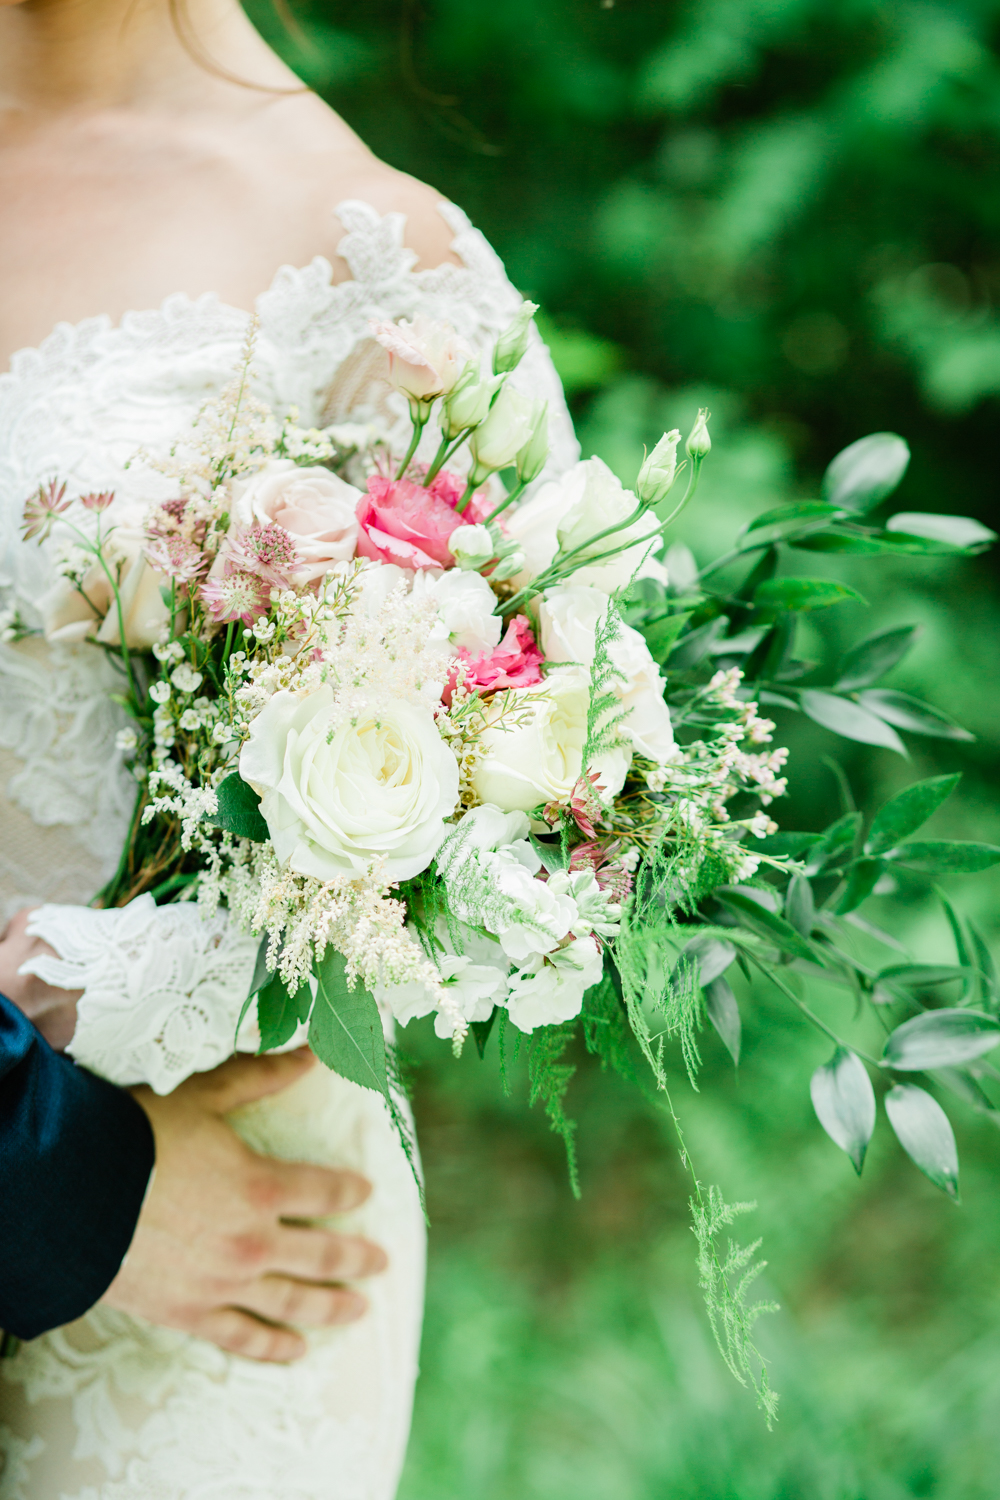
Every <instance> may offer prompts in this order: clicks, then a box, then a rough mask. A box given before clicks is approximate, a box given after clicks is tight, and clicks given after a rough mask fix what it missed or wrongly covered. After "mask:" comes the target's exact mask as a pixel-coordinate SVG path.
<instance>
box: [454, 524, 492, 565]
mask: <svg viewBox="0 0 1000 1500" xmlns="http://www.w3.org/2000/svg"><path fill="white" fill-rule="evenodd" d="M448 551H449V552H450V553H451V555H452V557H454V559H455V561H456V562H457V563H458V566H459V567H460V568H463V569H465V570H466V571H467V572H471V573H478V571H479V569H480V568H482V567H485V565H486V564H487V563H488V562H489V560H490V558H491V557H495V556H496V546H495V544H494V541H493V538H492V537H491V536H490V531H489V527H488V526H459V527H458V528H457V530H455V531H453V532H452V534H451V536H450V537H449V538H448Z"/></svg>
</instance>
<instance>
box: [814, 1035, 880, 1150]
mask: <svg viewBox="0 0 1000 1500" xmlns="http://www.w3.org/2000/svg"><path fill="white" fill-rule="evenodd" d="M809 1092H810V1094H811V1095H812V1102H813V1109H814V1110H815V1111H816V1116H817V1118H818V1120H819V1123H820V1124H821V1125H822V1127H823V1129H824V1130H825V1131H826V1133H827V1135H828V1136H829V1137H830V1139H831V1141H833V1143H834V1145H837V1146H839V1147H840V1149H841V1151H846V1152H847V1154H848V1156H849V1157H850V1158H851V1161H852V1162H853V1163H854V1170H855V1172H857V1173H858V1175H859V1176H860V1175H861V1168H862V1167H863V1166H864V1162H865V1152H866V1151H867V1150H868V1142H869V1141H870V1140H871V1138H872V1132H873V1130H874V1129H875V1090H874V1089H873V1088H872V1083H871V1079H870V1078H869V1077H868V1069H867V1068H866V1067H865V1065H864V1063H863V1062H862V1061H861V1059H860V1057H858V1055H857V1053H855V1052H850V1051H849V1050H848V1049H847V1048H846V1047H838V1048H837V1050H836V1052H835V1053H834V1054H833V1056H832V1057H831V1059H830V1061H829V1062H828V1063H824V1064H823V1066H822V1067H821V1068H817V1069H816V1071H815V1073H814V1074H813V1076H812V1079H811V1081H810V1084H809Z"/></svg>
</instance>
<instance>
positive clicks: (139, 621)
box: [39, 520, 170, 651]
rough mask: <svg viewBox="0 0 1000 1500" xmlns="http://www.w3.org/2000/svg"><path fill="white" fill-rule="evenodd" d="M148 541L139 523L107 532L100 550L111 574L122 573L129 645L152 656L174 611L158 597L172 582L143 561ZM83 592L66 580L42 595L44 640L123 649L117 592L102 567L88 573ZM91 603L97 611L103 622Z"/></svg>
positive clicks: (82, 582) (127, 523)
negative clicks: (152, 648)
mask: <svg viewBox="0 0 1000 1500" xmlns="http://www.w3.org/2000/svg"><path fill="white" fill-rule="evenodd" d="M144 540H145V532H144V530H143V527H142V525H141V523H139V522H138V521H134V522H133V521H130V520H125V521H123V522H121V523H120V524H116V525H115V526H114V529H113V530H111V531H110V532H109V533H108V537H107V541H106V542H105V544H104V546H103V549H102V550H103V555H104V559H105V561H106V562H107V563H108V565H109V566H110V568H111V571H112V572H113V573H114V572H116V571H117V573H118V595H119V599H120V601H121V612H122V619H123V621H124V624H125V644H126V646H128V647H129V648H130V649H131V650H133V651H148V650H149V648H150V647H151V646H153V645H155V643H156V642H157V641H158V640H159V639H160V636H161V635H162V633H163V627H164V626H165V625H166V624H167V623H168V622H169V620H170V611H169V610H168V609H167V607H166V605H165V604H164V602H163V598H162V595H161V594H160V589H161V587H169V579H168V578H167V576H166V574H164V573H160V572H159V571H158V570H157V569H156V568H153V567H151V566H150V564H149V563H148V562H147V560H146V558H145V557H144V556H143V551H142V548H143V542H144ZM80 588H81V589H82V590H83V593H85V594H86V596H87V598H86V599H85V598H84V597H83V594H81V593H80V590H79V589H77V588H76V587H75V586H74V585H73V584H72V583H70V581H69V579H68V578H60V579H59V581H58V583H55V584H53V586H52V587H51V588H50V589H48V590H47V591H46V592H45V594H43V595H42V597H41V599H40V600H39V609H40V610H41V614H42V628H43V630H44V632H45V638H46V640H48V641H52V642H57V641H63V642H74V641H85V640H95V641H99V642H100V643H101V644H102V645H104V646H118V645H120V643H121V635H120V631H119V620H118V606H117V605H116V603H115V595H114V589H113V588H112V587H111V582H110V580H109V578H108V575H107V573H106V572H105V571H104V569H103V568H102V567H101V565H100V563H97V562H95V563H93V564H92V565H91V567H89V568H88V569H87V572H86V573H85V574H84V576H83V578H82V579H81V580H80ZM88 600H89V601H90V603H88V602H87V601H88ZM91 604H92V605H93V606H94V607H95V608H96V609H97V610H98V611H99V617H98V615H95V614H94V609H92V608H91Z"/></svg>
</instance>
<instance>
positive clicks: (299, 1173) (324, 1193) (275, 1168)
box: [253, 1158, 372, 1219]
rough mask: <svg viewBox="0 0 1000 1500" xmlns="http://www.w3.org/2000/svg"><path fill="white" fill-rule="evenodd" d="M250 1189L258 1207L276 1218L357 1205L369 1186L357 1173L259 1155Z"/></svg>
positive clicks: (311, 1215)
mask: <svg viewBox="0 0 1000 1500" xmlns="http://www.w3.org/2000/svg"><path fill="white" fill-rule="evenodd" d="M253 1190H254V1192H255V1194H257V1195H259V1199H258V1201H259V1203H260V1206H261V1207H262V1208H265V1209H270V1210H271V1211H272V1212H273V1213H274V1214H275V1215H276V1216H277V1217H279V1218H285V1219H321V1218H323V1217H324V1216H325V1215H326V1214H344V1213H349V1212H350V1210H351V1209H353V1208H359V1207H360V1206H361V1204H362V1203H364V1202H365V1201H366V1199H368V1198H369V1197H370V1196H371V1191H372V1186H371V1183H370V1182H369V1181H368V1179H367V1178H366V1177H362V1176H361V1175H360V1173H358V1172H349V1171H346V1170H342V1169H340V1168H335V1167H313V1166H307V1165H306V1164H305V1163H303V1162H278V1161H273V1160H270V1159H266V1158H261V1159H260V1163H259V1170H258V1172H257V1174H256V1176H255V1180H254V1183H253Z"/></svg>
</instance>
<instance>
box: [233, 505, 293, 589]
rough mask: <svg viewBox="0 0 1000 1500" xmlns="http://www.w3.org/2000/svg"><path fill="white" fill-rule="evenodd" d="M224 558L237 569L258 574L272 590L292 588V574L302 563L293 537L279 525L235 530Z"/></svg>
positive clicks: (257, 524)
mask: <svg viewBox="0 0 1000 1500" xmlns="http://www.w3.org/2000/svg"><path fill="white" fill-rule="evenodd" d="M224 556H225V558H226V561H227V563H229V564H231V565H232V567H233V568H236V569H239V570H240V571H241V572H243V573H255V574H256V575H257V577H258V578H261V579H263V580H264V582H265V583H266V584H267V585H268V587H269V588H278V589H287V588H291V587H292V582H291V579H292V574H293V573H294V572H295V570H296V568H297V567H299V565H300V563H301V558H300V557H299V553H298V550H297V548H296V546H295V543H294V541H293V540H292V538H291V536H290V535H289V533H288V532H287V531H286V530H285V528H284V527H283V526H279V525H278V524H277V522H275V521H272V522H270V524H269V525H267V526H263V525H261V523H260V522H259V521H256V522H254V524H253V525H252V526H240V527H235V528H234V529H233V530H232V531H231V532H230V533H229V535H228V536H227V538H226V544H225V549H224Z"/></svg>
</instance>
